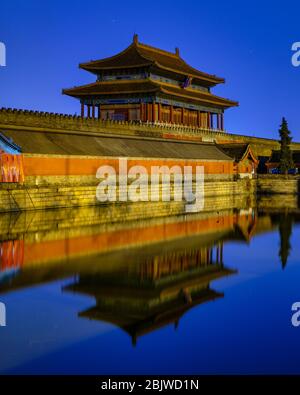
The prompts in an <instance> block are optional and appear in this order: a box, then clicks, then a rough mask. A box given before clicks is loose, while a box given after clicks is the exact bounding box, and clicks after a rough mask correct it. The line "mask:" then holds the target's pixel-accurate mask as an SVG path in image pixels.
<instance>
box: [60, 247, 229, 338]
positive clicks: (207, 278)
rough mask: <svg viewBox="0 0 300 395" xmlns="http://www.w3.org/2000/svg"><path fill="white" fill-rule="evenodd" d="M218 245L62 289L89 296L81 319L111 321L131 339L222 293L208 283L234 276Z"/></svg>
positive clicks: (175, 321)
mask: <svg viewBox="0 0 300 395" xmlns="http://www.w3.org/2000/svg"><path fill="white" fill-rule="evenodd" d="M222 250H223V243H218V244H217V245H214V246H210V247H202V248H200V249H199V248H198V249H197V248H195V249H188V250H187V249H183V250H179V251H171V252H167V253H162V254H160V255H155V256H151V257H148V258H146V259H145V260H144V261H143V262H142V263H140V264H138V265H135V264H133V265H130V264H128V265H127V267H126V268H125V270H124V268H122V269H117V270H114V271H111V272H110V273H105V274H99V275H97V274H91V275H89V274H88V275H87V274H83V275H80V276H79V278H78V280H77V281H76V282H74V283H73V284H71V285H69V286H67V287H65V288H64V289H65V290H66V291H71V292H76V293H77V292H78V293H81V294H86V295H90V296H93V297H94V298H95V300H96V305H95V306H93V307H91V308H90V309H88V310H86V311H84V312H81V313H79V316H80V317H85V318H89V319H93V320H101V321H106V322H110V323H113V324H115V325H117V326H119V327H120V328H122V329H123V330H124V331H126V332H127V333H128V334H129V335H130V336H131V338H132V342H133V344H135V343H136V341H137V338H138V337H139V336H141V335H143V334H146V333H150V332H152V331H154V330H155V329H158V328H161V327H163V326H165V325H168V324H173V325H174V327H175V328H177V327H178V323H179V320H180V318H181V317H182V316H183V314H184V313H185V312H187V311H188V310H189V309H191V308H192V307H194V306H197V305H200V304H202V303H205V302H208V301H212V300H215V299H217V298H220V297H223V296H224V295H223V293H220V292H217V291H215V290H213V289H211V288H210V283H211V281H213V280H215V279H218V278H221V277H223V276H227V275H230V274H233V273H234V271H233V270H230V269H227V268H225V267H224V265H223V251H222Z"/></svg>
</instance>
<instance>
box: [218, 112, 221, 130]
mask: <svg viewBox="0 0 300 395" xmlns="http://www.w3.org/2000/svg"><path fill="white" fill-rule="evenodd" d="M220 126H221V124H220V114H217V129H218V130H220Z"/></svg>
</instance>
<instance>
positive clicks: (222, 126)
mask: <svg viewBox="0 0 300 395" xmlns="http://www.w3.org/2000/svg"><path fill="white" fill-rule="evenodd" d="M221 130H224V113H222V114H221Z"/></svg>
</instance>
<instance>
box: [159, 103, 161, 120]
mask: <svg viewBox="0 0 300 395" xmlns="http://www.w3.org/2000/svg"><path fill="white" fill-rule="evenodd" d="M158 122H161V104H160V103H158Z"/></svg>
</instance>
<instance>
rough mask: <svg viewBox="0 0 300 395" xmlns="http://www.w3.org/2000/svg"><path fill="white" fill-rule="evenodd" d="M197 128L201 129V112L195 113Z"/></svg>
mask: <svg viewBox="0 0 300 395" xmlns="http://www.w3.org/2000/svg"><path fill="white" fill-rule="evenodd" d="M197 126H198V128H201V112H200V111H197Z"/></svg>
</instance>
